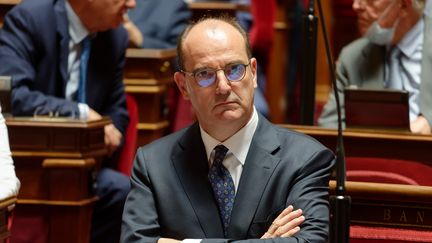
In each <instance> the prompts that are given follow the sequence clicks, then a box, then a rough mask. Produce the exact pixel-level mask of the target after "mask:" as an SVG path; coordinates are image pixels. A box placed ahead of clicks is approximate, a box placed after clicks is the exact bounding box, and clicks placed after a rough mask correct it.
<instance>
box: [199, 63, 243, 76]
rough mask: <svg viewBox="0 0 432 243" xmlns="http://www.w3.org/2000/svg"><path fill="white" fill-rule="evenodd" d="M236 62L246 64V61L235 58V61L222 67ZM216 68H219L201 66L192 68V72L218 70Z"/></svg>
mask: <svg viewBox="0 0 432 243" xmlns="http://www.w3.org/2000/svg"><path fill="white" fill-rule="evenodd" d="M247 63H248V62H246V64H247ZM234 64H245V63H244V62H243V61H242V60H235V61H231V62H229V63H227V64H225V66H224V67H222V69H224V68H225V67H227V66H229V65H234ZM216 69H219V68H212V67H200V68H197V69H194V70H192V73H197V72H199V71H204V70H216Z"/></svg>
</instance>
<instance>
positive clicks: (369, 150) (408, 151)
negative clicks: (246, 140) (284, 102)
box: [281, 125, 432, 165]
mask: <svg viewBox="0 0 432 243" xmlns="http://www.w3.org/2000/svg"><path fill="white" fill-rule="evenodd" d="M281 126H282V127H285V128H289V129H293V130H296V131H298V132H301V133H305V134H307V135H310V136H312V137H314V138H316V139H317V140H318V141H320V142H321V143H322V144H324V145H325V146H327V147H328V148H331V149H333V150H334V149H335V147H336V137H337V131H336V130H335V129H326V128H321V127H315V126H297V125H281ZM343 136H344V139H343V140H344V147H345V155H346V156H350V157H374V158H388V159H402V160H411V161H418V162H422V163H426V164H429V165H432V156H431V155H430V149H431V148H432V136H431V135H419V134H412V133H410V132H397V131H385V130H359V129H356V130H355V129H346V130H345V131H344V133H343Z"/></svg>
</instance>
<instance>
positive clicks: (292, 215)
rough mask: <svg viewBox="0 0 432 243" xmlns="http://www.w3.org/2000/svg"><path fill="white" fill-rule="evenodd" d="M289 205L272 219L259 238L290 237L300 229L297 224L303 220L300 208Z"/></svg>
mask: <svg viewBox="0 0 432 243" xmlns="http://www.w3.org/2000/svg"><path fill="white" fill-rule="evenodd" d="M293 210H294V207H293V206H291V205H289V206H288V207H287V208H286V209H284V211H282V213H280V214H279V216H278V217H277V218H276V219H275V220H274V221H273V223H272V224H271V226H270V228H269V229H268V230H267V232H266V233H265V234H264V235H263V236H262V237H261V239H269V238H276V237H290V236H293V235H294V234H295V233H297V232H299V231H300V227H299V225H301V224H302V223H303V222H304V221H305V217H304V216H303V215H302V213H303V212H302V210H301V209H297V210H295V211H293Z"/></svg>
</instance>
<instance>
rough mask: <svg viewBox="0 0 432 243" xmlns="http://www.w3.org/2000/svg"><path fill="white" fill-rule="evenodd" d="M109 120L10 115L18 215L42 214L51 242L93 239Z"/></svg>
mask: <svg viewBox="0 0 432 243" xmlns="http://www.w3.org/2000/svg"><path fill="white" fill-rule="evenodd" d="M109 123H110V120H109V119H102V120H99V121H91V122H85V121H78V120H66V119H38V120H36V119H33V118H7V119H6V125H7V127H8V130H9V139H10V146H11V150H12V156H13V159H14V162H15V170H16V174H17V176H18V178H19V179H20V181H21V189H20V192H19V195H18V201H17V205H16V208H15V212H14V213H15V216H16V217H19V215H23V216H25V217H29V216H30V217H39V218H43V220H41V221H43V222H47V225H46V226H47V228H48V230H47V231H48V241H49V242H80V243H81V242H88V241H89V233H90V224H91V215H92V207H93V204H94V202H95V201H96V200H97V197H96V196H95V195H94V192H93V186H94V180H95V176H96V171H97V168H98V167H99V164H100V160H101V159H102V158H103V157H104V156H105V155H106V152H107V151H106V149H105V143H104V126H105V125H107V124H109ZM35 227H36V226H35ZM18 232H19V229H18ZM65 235H67V237H65Z"/></svg>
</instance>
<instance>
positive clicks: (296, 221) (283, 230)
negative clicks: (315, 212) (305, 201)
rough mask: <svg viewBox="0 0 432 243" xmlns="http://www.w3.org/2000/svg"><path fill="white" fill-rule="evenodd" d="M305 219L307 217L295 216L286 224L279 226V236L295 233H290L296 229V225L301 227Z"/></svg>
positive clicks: (277, 233)
mask: <svg viewBox="0 0 432 243" xmlns="http://www.w3.org/2000/svg"><path fill="white" fill-rule="evenodd" d="M304 221H305V217H304V216H303V215H302V216H299V217H297V218H294V219H292V220H290V221H289V222H287V223H286V224H284V225H283V226H281V227H279V228H278V229H277V231H276V232H275V234H276V235H277V236H282V235H286V234H287V233H288V234H289V235H290V236H291V235H293V233H290V232H291V231H293V229H295V228H296V227H299V226H300V225H301V224H302V223H303V222H304ZM294 232H297V231H296V230H294Z"/></svg>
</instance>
